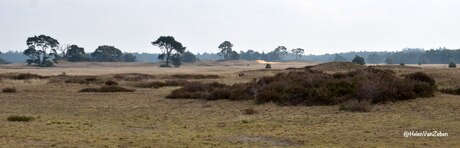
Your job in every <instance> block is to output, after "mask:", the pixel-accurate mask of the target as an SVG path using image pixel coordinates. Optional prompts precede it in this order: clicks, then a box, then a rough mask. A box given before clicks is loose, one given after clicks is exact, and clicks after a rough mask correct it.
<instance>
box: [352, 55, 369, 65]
mask: <svg viewBox="0 0 460 148" xmlns="http://www.w3.org/2000/svg"><path fill="white" fill-rule="evenodd" d="M351 62H353V63H356V64H360V65H364V64H366V62H364V58H363V57H360V56H358V55H356V56H355V58H353V60H352V61H351Z"/></svg>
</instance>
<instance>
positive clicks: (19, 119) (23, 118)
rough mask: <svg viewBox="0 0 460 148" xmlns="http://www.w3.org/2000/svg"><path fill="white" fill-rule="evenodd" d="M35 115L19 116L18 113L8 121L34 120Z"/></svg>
mask: <svg viewBox="0 0 460 148" xmlns="http://www.w3.org/2000/svg"><path fill="white" fill-rule="evenodd" d="M33 119H34V117H29V116H17V115H12V116H9V117H8V118H7V120H8V121H16V122H29V121H31V120H33Z"/></svg>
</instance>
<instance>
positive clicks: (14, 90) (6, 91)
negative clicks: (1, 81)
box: [2, 87, 16, 93]
mask: <svg viewBox="0 0 460 148" xmlns="http://www.w3.org/2000/svg"><path fill="white" fill-rule="evenodd" d="M2 92H4V93H15V92H16V88H14V87H5V88H3V89H2Z"/></svg>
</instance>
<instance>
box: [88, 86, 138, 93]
mask: <svg viewBox="0 0 460 148" xmlns="http://www.w3.org/2000/svg"><path fill="white" fill-rule="evenodd" d="M79 92H134V89H127V88H123V87H120V86H102V87H100V88H85V89H82V90H80V91H79Z"/></svg>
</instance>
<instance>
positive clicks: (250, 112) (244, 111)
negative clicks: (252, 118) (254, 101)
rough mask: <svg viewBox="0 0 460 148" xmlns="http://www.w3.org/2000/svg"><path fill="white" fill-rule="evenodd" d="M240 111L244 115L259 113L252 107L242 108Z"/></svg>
mask: <svg viewBox="0 0 460 148" xmlns="http://www.w3.org/2000/svg"><path fill="white" fill-rule="evenodd" d="M242 112H243V114H244V115H254V114H257V113H259V112H258V111H256V110H255V109H254V108H247V109H244V110H242Z"/></svg>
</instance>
